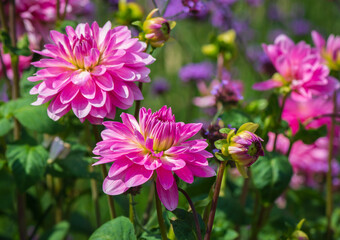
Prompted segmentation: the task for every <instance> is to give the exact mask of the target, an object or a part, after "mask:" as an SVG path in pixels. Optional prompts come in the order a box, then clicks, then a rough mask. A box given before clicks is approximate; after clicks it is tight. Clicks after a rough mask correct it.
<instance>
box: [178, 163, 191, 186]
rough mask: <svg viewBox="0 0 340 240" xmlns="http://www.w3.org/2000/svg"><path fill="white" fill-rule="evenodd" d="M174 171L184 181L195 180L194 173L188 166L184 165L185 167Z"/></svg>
mask: <svg viewBox="0 0 340 240" xmlns="http://www.w3.org/2000/svg"><path fill="white" fill-rule="evenodd" d="M174 172H175V174H176V175H177V176H178V177H179V178H180V179H182V180H183V181H184V182H187V183H190V184H191V183H193V182H194V175H193V174H192V172H191V171H190V169H189V168H188V167H186V166H184V167H183V168H181V169H178V170H175V171H174Z"/></svg>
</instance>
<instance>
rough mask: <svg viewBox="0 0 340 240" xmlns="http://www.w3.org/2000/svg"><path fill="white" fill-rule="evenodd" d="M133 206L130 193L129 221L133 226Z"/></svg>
mask: <svg viewBox="0 0 340 240" xmlns="http://www.w3.org/2000/svg"><path fill="white" fill-rule="evenodd" d="M133 204H134V202H133V196H132V194H131V193H130V194H129V218H130V221H131V222H132V224H133V225H134V224H135V216H134V209H133Z"/></svg>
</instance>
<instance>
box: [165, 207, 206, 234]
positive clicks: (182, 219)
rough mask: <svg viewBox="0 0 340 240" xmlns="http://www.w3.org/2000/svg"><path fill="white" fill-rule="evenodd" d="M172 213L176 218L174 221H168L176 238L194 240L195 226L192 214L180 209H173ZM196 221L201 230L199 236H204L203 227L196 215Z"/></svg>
mask: <svg viewBox="0 0 340 240" xmlns="http://www.w3.org/2000/svg"><path fill="white" fill-rule="evenodd" d="M172 213H173V214H174V215H176V217H177V219H176V220H175V221H173V220H170V222H171V224H172V227H173V229H174V232H175V236H176V238H177V239H178V240H191V239H193V240H196V239H197V235H196V226H195V221H194V216H193V214H192V213H191V212H187V211H185V210H184V209H181V208H177V209H175V210H174V211H172ZM198 220H199V224H200V228H201V235H202V236H204V234H205V225H204V222H203V220H202V218H201V216H200V215H198Z"/></svg>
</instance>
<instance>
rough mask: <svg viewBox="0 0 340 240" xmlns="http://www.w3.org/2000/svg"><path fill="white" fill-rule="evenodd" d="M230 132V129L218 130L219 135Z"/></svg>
mask: <svg viewBox="0 0 340 240" xmlns="http://www.w3.org/2000/svg"><path fill="white" fill-rule="evenodd" d="M230 131H231V129H230V128H221V129H220V133H225V134H228V133H229V132H230Z"/></svg>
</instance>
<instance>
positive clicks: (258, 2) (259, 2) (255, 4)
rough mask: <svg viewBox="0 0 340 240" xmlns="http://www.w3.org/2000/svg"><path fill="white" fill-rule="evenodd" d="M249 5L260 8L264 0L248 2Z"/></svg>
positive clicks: (249, 0)
mask: <svg viewBox="0 0 340 240" xmlns="http://www.w3.org/2000/svg"><path fill="white" fill-rule="evenodd" d="M247 3H248V4H249V5H250V6H253V7H258V6H260V5H261V4H262V3H263V0H247Z"/></svg>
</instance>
